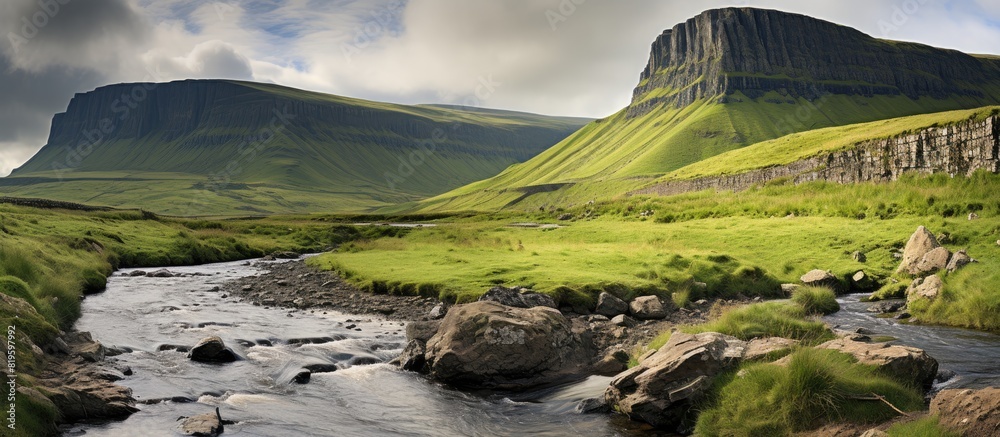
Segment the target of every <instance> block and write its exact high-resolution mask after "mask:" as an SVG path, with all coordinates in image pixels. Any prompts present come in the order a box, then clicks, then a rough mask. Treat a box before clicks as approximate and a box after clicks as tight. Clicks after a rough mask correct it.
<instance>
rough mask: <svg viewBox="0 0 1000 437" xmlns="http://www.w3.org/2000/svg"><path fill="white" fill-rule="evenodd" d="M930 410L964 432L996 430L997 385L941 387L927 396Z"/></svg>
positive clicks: (999, 427) (999, 417) (999, 429)
mask: <svg viewBox="0 0 1000 437" xmlns="http://www.w3.org/2000/svg"><path fill="white" fill-rule="evenodd" d="M931 414H932V415H937V416H938V417H939V418H940V420H941V425H944V426H946V427H948V428H950V429H952V430H955V431H957V432H960V433H961V434H962V435H967V436H995V435H998V434H1000V388H997V387H990V388H984V389H981V390H963V389H951V390H941V392H939V393H938V394H937V395H936V396H934V399H933V400H931Z"/></svg>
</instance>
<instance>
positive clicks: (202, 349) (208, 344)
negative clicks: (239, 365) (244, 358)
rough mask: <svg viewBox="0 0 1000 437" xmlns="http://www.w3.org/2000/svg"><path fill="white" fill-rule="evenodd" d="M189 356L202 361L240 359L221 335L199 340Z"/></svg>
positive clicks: (223, 361)
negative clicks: (223, 340) (227, 345)
mask: <svg viewBox="0 0 1000 437" xmlns="http://www.w3.org/2000/svg"><path fill="white" fill-rule="evenodd" d="M188 358H190V359H191V360H192V361H198V362H201V363H231V362H233V361H236V360H238V359H239V357H238V356H237V355H236V353H235V352H233V350H232V349H230V348H228V347H226V344H225V343H223V342H222V339H221V338H219V337H214V336H213V337H207V338H204V339H202V340H201V341H199V342H198V344H196V345H195V346H194V347H193V348H191V352H188Z"/></svg>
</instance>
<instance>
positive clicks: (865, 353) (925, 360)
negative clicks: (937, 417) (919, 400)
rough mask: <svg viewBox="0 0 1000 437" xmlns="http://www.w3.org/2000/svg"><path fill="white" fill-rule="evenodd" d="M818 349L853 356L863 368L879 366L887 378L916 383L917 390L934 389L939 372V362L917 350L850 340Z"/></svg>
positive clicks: (830, 343) (823, 345) (836, 342)
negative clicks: (919, 388)
mask: <svg viewBox="0 0 1000 437" xmlns="http://www.w3.org/2000/svg"><path fill="white" fill-rule="evenodd" d="M816 347H817V348H818V349H830V350H835V351H838V352H843V353H846V354H849V355H852V356H854V358H857V360H858V362H860V363H861V364H869V365H873V366H876V367H878V368H879V369H880V370H881V371H883V372H885V373H886V374H887V375H889V376H892V377H895V378H896V379H898V380H901V381H907V382H912V383H913V384H914V386H916V387H924V388H930V386H931V384H932V383H933V382H934V377H935V376H936V375H937V371H938V362H937V360H935V359H934V358H931V357H930V356H929V355H927V353H926V352H924V351H923V350H922V349H917V348H915V347H909V346H900V345H892V346H890V345H889V344H887V343H867V342H862V341H854V340H851V339H849V338H839V339H836V340H830V341H828V342H826V343H823V344H821V345H819V346H816Z"/></svg>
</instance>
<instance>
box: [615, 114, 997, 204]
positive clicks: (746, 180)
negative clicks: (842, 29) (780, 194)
mask: <svg viewBox="0 0 1000 437" xmlns="http://www.w3.org/2000/svg"><path fill="white" fill-rule="evenodd" d="M977 170H985V171H988V172H992V173H1000V117H998V116H995V115H994V116H991V117H989V118H987V119H985V120H976V121H966V122H963V123H959V124H955V125H951V126H946V127H934V128H927V129H923V130H921V131H919V132H916V133H912V134H908V135H902V136H899V137H895V138H888V139H878V140H870V141H864V142H861V143H858V144H856V145H855V146H854V147H851V148H850V149H848V150H842V151H837V152H829V153H824V154H821V155H819V156H815V157H812V158H807V159H803V160H799V161H795V162H793V163H791V164H787V165H780V166H774V167H768V168H763V169H758V170H752V171H749V172H745V173H740V174H735V175H724V176H712V177H704V178H698V179H690V180H675V181H667V182H663V183H660V184H657V185H654V186H651V187H648V188H645V189H642V190H639V191H636V192H634V193H633V194H654V195H661V196H669V195H674V194H681V193H687V192H692V191H701V190H709V189H715V190H718V191H742V190H746V189H748V188H750V187H753V186H759V185H763V184H765V183H767V182H770V181H774V180H776V179H787V180H788V181H789V182H792V183H795V184H799V183H804V182H811V181H830V182H836V183H841V184H848V183H858V182H871V181H874V182H889V181H894V180H897V179H899V177H900V176H901V175H902V174H904V173H907V172H917V173H928V174H929V173H948V174H950V175H961V176H968V175H971V174H972V173H973V172H975V171H977Z"/></svg>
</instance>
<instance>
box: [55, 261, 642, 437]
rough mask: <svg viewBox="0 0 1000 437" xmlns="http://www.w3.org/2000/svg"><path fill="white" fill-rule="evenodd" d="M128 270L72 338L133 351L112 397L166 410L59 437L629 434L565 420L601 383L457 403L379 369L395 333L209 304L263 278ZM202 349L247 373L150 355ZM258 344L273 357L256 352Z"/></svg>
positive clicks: (587, 419) (145, 410) (575, 417)
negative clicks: (201, 430) (209, 425)
mask: <svg viewBox="0 0 1000 437" xmlns="http://www.w3.org/2000/svg"><path fill="white" fill-rule="evenodd" d="M271 268H282V267H281V266H280V264H272V265H271ZM133 270H135V269H126V270H122V271H121V272H119V274H116V275H115V276H113V277H111V278H109V281H108V288H107V291H105V292H104V293H102V294H99V295H93V296H89V297H87V299H86V300H85V301H84V302H83V314H84V315H83V317H82V318H81V319H80V320H79V321H78V322H77V325H76V328H77V329H78V330H80V331H89V332H91V333H92V335H93V337H94V339H96V340H98V341H100V342H102V343H103V344H105V345H106V346H112V347H117V348H128V349H130V350H132V351H133V352H131V353H125V354H123V355H119V356H117V357H115V358H114V359H115V360H118V364H119V365H127V366H129V367H130V368H131V369H132V371H133V372H134V374H133V375H132V376H128V377H126V378H125V379H124V380H122V381H120V382H119V384H123V385H125V386H128V387H130V388H131V389H132V390H133V394H134V396H135V397H136V399H138V400H139V401H140V402H142V401H147V402H148V401H149V400H157V399H174V400H173V401H163V402H156V403H152V404H147V405H139V408H140V409H141V411H140V412H138V413H136V414H133V415H132V416H131V417H130V418H128V419H127V420H125V421H122V422H111V423H105V424H77V425H73V426H71V427H68V428H66V429H64V431H65V433H66V435H70V436H74V435H87V436H136V435H142V436H147V435H148V436H174V435H178V434H177V433H176V430H177V426H178V423H179V422H177V418H178V417H180V416H192V415H197V414H203V413H208V412H212V411H214V409H215V407H219V408H220V410H221V415H222V417H223V418H224V419H226V420H234V421H237V423H236V424H234V425H227V426H226V430H225V433H224V434H223V435H225V436H300V435H301V436H309V435H325V436H345V437H346V436H383V435H384V436H523V435H528V434H531V435H540V436H562V435H587V436H602V435H622V436H625V435H633V434H634V433H635V432H634V431H633V430H631V429H630V428H632V427H637V426H638V425H635V424H631V423H630V422H628V421H626V420H622V419H617V418H616V419H609V417H608V416H607V415H584V414H578V413H577V412H576V411H575V408H576V405H577V403H578V402H579V401H580V400H582V399H585V398H590V397H597V396H600V395H602V394H603V392H604V389H605V388H606V387H607V384H608V381H609V380H610V378H605V377H591V378H588V379H586V380H583V381H580V382H577V383H574V384H571V385H566V386H561V387H556V388H549V389H544V390H537V391H534V392H528V393H518V394H516V395H514V394H507V395H504V394H498V393H486V394H473V393H465V392H461V391H456V390H452V389H449V388H447V387H445V386H442V385H439V384H435V383H433V382H431V381H429V380H427V379H426V378H425V377H423V376H421V375H418V374H414V373H410V372H403V371H400V370H397V369H396V368H395V367H394V366H390V365H388V364H384V363H385V362H387V361H389V360H391V359H392V358H394V357H395V356H396V355H398V354H399V352H400V351H401V350H402V348H403V346H404V345H405V340H406V339H405V330H404V325H403V324H402V323H400V322H388V321H384V320H379V319H374V318H371V317H367V316H365V317H360V316H351V315H345V314H335V313H330V314H326V315H324V314H321V313H310V312H303V311H295V310H288V309H281V308H265V307H260V306H254V305H251V304H249V303H244V302H241V301H238V300H235V299H232V298H223V297H222V294H221V293H220V292H217V291H211V290H212V289H213V288H214V287H217V286H220V285H222V284H223V283H224V282H226V281H229V280H232V279H236V278H239V277H245V276H250V275H255V274H259V273H261V270H259V269H258V268H257V267H252V266H250V265H249V264H248V263H246V262H234V263H222V264H212V265H203V266H195V267H176V268H170V269H169V270H170V271H171V272H174V273H178V274H198V276H189V277H173V278H149V277H125V276H120V273H126V274H128V273H130V272H131V271H133ZM351 325H356V326H354V327H351ZM211 335H218V336H219V337H221V338H222V339H223V340H224V341H225V342H226V344H227V345H228V346H230V347H231V348H232V349H233V350H234V351H236V352H237V354H239V355H241V356H242V357H243V358H244V359H243V360H240V361H237V362H235V363H230V364H222V365H213V364H203V363H196V362H192V361H190V360H189V359H187V357H186V354H185V353H182V352H177V351H171V350H165V351H158V349H159V348H160V347H161V346H162V345H186V346H191V345H194V344H195V343H197V342H198V341H199V340H201V339H202V338H204V337H208V336H211ZM324 338H325V339H326V340H328V341H326V342H323V343H319V344H295V343H296V341H295V339H324ZM290 340H292V341H290ZM240 341H244V342H246V341H249V342H254V343H256V344H255V345H252V346H249V347H248V346H247V345H241V344H240ZM320 341H323V340H320ZM267 343H270V344H272V346H262V345H260V344H267ZM315 363H327V364H335V365H336V366H337V367H338V368H339V369H338V370H337V371H335V372H332V373H314V374H313V375H312V378H311V381H310V382H309V383H308V384H296V383H293V382H291V381H290V380H291V378H292V377H293V376H294V374H295V372H296V371H297V370H298V369H300V368H301V367H302V365H304V364H315Z"/></svg>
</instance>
